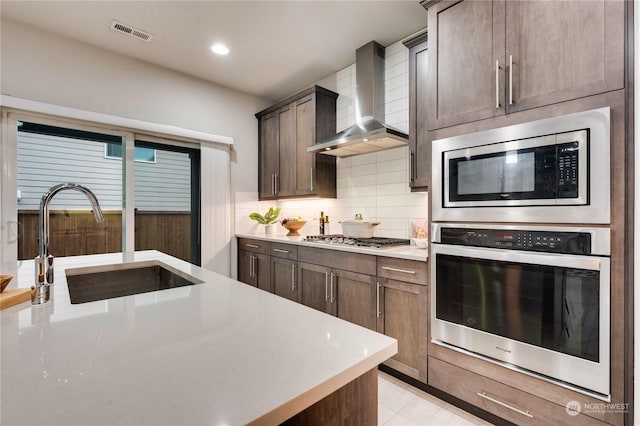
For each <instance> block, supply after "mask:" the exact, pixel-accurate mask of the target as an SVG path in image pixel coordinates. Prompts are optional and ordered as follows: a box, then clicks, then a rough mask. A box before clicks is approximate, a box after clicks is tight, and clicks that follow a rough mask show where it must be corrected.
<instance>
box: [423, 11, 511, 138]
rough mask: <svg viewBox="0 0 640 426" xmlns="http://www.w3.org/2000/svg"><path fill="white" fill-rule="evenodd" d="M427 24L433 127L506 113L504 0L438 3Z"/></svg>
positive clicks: (430, 117)
mask: <svg viewBox="0 0 640 426" xmlns="http://www.w3.org/2000/svg"><path fill="white" fill-rule="evenodd" d="M427 27H428V28H429V42H428V43H429V51H430V55H431V58H433V59H434V60H432V61H430V63H429V72H428V79H429V82H430V84H429V99H430V102H429V111H428V113H429V123H428V124H429V129H439V128H442V127H448V126H453V125H456V124H461V123H466V122H470V121H475V120H480V119H483V118H489V117H494V116H497V115H502V114H504V81H505V80H504V67H505V61H504V57H505V45H504V28H505V24H504V0H496V1H473V0H465V1H460V2H454V1H444V2H441V3H437V4H436V5H434V6H433V7H431V8H429V11H428V25H427ZM496 61H497V63H498V69H496Z"/></svg>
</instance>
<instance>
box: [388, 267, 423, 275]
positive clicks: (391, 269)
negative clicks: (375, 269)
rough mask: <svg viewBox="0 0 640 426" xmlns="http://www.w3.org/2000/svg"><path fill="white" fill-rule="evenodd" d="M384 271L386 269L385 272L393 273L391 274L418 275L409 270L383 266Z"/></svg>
mask: <svg viewBox="0 0 640 426" xmlns="http://www.w3.org/2000/svg"><path fill="white" fill-rule="evenodd" d="M382 269H384V270H385V271H391V272H401V273H403V274H411V275H415V274H416V271H411V270H409V269H398V268H392V267H391V266H383V267H382Z"/></svg>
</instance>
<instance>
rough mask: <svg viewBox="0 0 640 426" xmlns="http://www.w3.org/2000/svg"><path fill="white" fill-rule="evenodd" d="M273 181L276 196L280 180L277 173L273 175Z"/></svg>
mask: <svg viewBox="0 0 640 426" xmlns="http://www.w3.org/2000/svg"><path fill="white" fill-rule="evenodd" d="M274 180H275V182H276V194H277V193H278V192H280V178H279V176H278V174H277V173H276V174H275V179H274Z"/></svg>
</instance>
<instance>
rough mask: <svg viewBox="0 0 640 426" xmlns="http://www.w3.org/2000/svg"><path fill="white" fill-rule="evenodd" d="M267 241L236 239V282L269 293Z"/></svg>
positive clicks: (269, 274)
mask: <svg viewBox="0 0 640 426" xmlns="http://www.w3.org/2000/svg"><path fill="white" fill-rule="evenodd" d="M270 247H271V244H270V243H269V242H268V241H262V240H253V239H248V238H239V239H238V281H240V282H243V283H245V284H249V285H252V286H254V287H258V288H260V289H262V290H265V291H271V272H270V270H271V262H270V258H269V250H270Z"/></svg>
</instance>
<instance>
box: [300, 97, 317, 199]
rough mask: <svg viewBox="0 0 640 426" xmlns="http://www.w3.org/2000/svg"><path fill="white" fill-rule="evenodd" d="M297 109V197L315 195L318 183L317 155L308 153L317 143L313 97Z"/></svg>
mask: <svg viewBox="0 0 640 426" xmlns="http://www.w3.org/2000/svg"><path fill="white" fill-rule="evenodd" d="M295 109H296V195H309V194H313V193H314V190H315V186H316V183H315V182H314V180H315V178H316V176H315V166H316V165H315V158H316V154H313V153H310V152H307V148H308V147H310V146H311V145H313V144H314V143H315V134H314V133H315V123H314V117H315V115H316V112H315V108H314V102H313V97H312V96H307V97H305V98H303V99H300V100H299V101H297V102H296V104H295Z"/></svg>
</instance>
